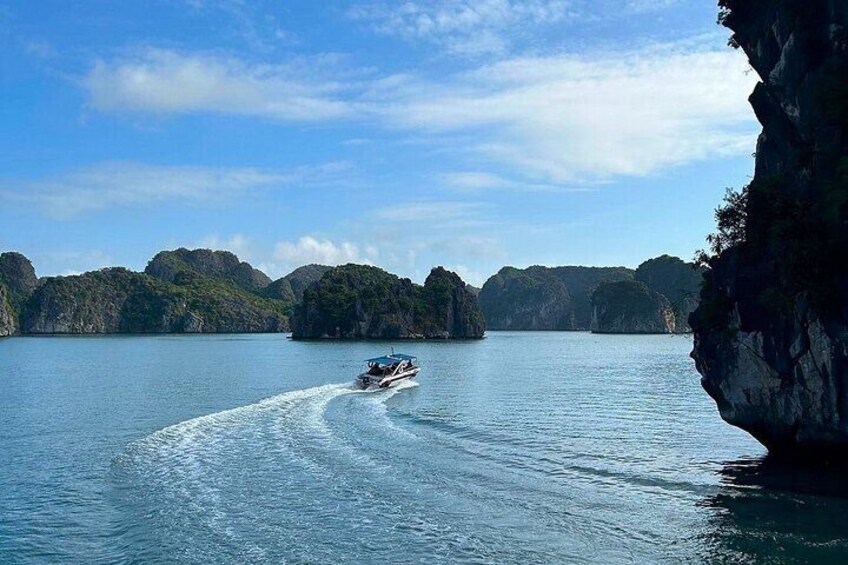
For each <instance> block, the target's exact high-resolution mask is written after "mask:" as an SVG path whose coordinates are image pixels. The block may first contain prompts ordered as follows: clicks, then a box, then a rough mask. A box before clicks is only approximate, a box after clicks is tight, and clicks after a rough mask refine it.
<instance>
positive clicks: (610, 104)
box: [380, 45, 756, 184]
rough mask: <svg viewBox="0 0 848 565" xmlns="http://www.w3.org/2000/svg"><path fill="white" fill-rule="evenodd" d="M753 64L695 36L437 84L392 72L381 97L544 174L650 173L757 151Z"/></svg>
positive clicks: (528, 61) (387, 110)
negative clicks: (686, 41)
mask: <svg viewBox="0 0 848 565" xmlns="http://www.w3.org/2000/svg"><path fill="white" fill-rule="evenodd" d="M747 68H748V67H747V63H746V62H745V60H744V58H742V57H740V56H739V55H738V54H736V53H730V52H725V51H714V50H711V49H704V48H698V47H697V46H695V47H694V48H693V46H691V45H655V46H650V47H647V48H644V49H641V50H637V51H626V52H607V53H603V54H593V55H571V54H564V55H557V56H550V57H529V58H527V57H525V58H514V59H506V60H502V61H499V62H497V63H494V64H491V65H486V66H482V67H480V68H478V69H476V70H474V71H472V72H468V73H463V74H459V75H454V76H452V77H449V78H448V79H446V80H441V81H432V80H423V79H420V78H416V77H401V78H399V79H398V80H395V81H391V82H389V81H387V82H386V83H385V87H384V89H383V91H382V92H381V93H380V105H381V111H382V113H383V118H384V120H386V121H387V122H389V123H390V124H392V125H393V126H394V127H398V128H403V129H408V130H414V131H417V132H429V133H431V134H438V135H439V136H440V138H442V139H444V138H445V137H448V139H449V135H450V134H457V133H462V134H469V133H473V134H475V135H476V139H477V141H476V142H475V143H473V144H471V145H465V146H460V147H457V149H459V150H464V151H467V152H471V153H473V154H474V156H476V157H478V158H479V157H480V156H482V157H484V158H487V159H489V160H490V161H492V162H494V163H509V164H511V165H512V166H513V167H514V168H516V169H517V170H522V171H528V172H531V173H533V174H534V175H536V176H537V177H542V178H544V179H546V182H547V183H555V184H559V183H568V182H575V181H592V180H599V179H600V180H603V179H605V178H609V177H613V176H644V175H648V174H651V173H654V172H656V171H658V170H660V169H662V168H664V167H668V166H674V165H679V164H682V163H687V162H690V161H694V160H699V159H705V158H708V157H715V156H721V155H727V154H740V153H742V152H744V151H746V150H747V149H748V148H750V146H751V144H752V142H753V139H754V138H755V132H756V127H755V124H754V122H753V120H752V118H751V116H750V113H749V111H748V109H747V104H746V103H745V100H746V98H747V95H748V93H749V92H750V90H751V88H752V86H753V84H754V81H755V79H754V77H753V76H750V75H748V74H747V73H746V72H745V71H746V70H747ZM460 180H462V179H460ZM464 180H465V181H466V182H471V181H475V180H477V181H482V180H486V179H480V178H478V179H473V178H466V179H464ZM489 180H494V179H489ZM496 184H498V183H496ZM500 184H502V183H500Z"/></svg>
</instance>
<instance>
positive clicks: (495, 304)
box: [479, 255, 703, 333]
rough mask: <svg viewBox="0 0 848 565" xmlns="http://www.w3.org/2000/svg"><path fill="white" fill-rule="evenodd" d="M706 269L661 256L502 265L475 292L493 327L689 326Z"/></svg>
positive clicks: (664, 329) (658, 329) (659, 329)
mask: <svg viewBox="0 0 848 565" xmlns="http://www.w3.org/2000/svg"><path fill="white" fill-rule="evenodd" d="M702 277H703V271H702V270H701V269H699V268H697V267H696V266H695V265H694V264H692V263H685V262H684V261H683V260H681V259H678V258H677V257H671V256H669V255H663V256H661V257H657V258H655V259H651V260H649V261H645V262H644V263H642V264H641V265H640V266H639V267H638V268H637V269H636V270H635V271H634V270H632V269H628V268H626V267H579V266H570V267H540V266H534V267H529V268H527V269H516V268H514V267H504V268H503V269H501V270H500V272H498V274H496V275H494V276H493V277H491V278H490V279H489V280H488V281H486V284H485V285H483V289H482V290H481V291H480V295H479V299H480V306H481V308H482V309H483V313H484V314H485V316H486V319H487V321H488V323H489V328H490V329H493V330H522V331H523V330H561V331H562V330H565V331H588V330H590V329H591V330H592V331H596V332H599V333H686V332H688V331H690V328H689V324H688V321H687V320H688V317H689V314H690V313H691V312H692V311H693V310H694V309H695V307H696V306H697V304H698V300H697V298H698V292H699V290H700V285H701V279H702Z"/></svg>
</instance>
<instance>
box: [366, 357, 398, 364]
mask: <svg viewBox="0 0 848 565" xmlns="http://www.w3.org/2000/svg"><path fill="white" fill-rule="evenodd" d="M398 361H400V359H396V358H394V357H375V358H373V359H366V360H365V362H366V363H369V364H371V363H379V364H380V365H394V364H395V363H397V362H398Z"/></svg>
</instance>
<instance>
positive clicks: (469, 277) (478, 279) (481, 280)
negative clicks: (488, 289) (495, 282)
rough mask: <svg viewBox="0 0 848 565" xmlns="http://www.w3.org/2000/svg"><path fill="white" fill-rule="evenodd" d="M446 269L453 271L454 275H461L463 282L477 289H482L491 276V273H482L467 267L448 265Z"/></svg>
mask: <svg viewBox="0 0 848 565" xmlns="http://www.w3.org/2000/svg"><path fill="white" fill-rule="evenodd" d="M445 269H447V270H449V271H453V272H454V273H456V274H457V275H459V277H460V278H461V279H462V280H463V281H465V283H466V284H470V285H472V286H476V287H477V288H481V287H482V286H483V284H485V282H486V281H487V280H488V278H489V277H490V276H491V273H489V274H486V273H482V272H480V271H477V270H475V269H472V268H469V267H467V266H465V265H453V266H451V265H448V266H446V267H445Z"/></svg>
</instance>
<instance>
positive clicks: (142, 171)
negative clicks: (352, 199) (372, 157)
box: [0, 161, 349, 219]
mask: <svg viewBox="0 0 848 565" xmlns="http://www.w3.org/2000/svg"><path fill="white" fill-rule="evenodd" d="M348 170H349V165H348V164H346V163H328V164H325V165H320V166H314V167H300V168H296V169H294V170H292V171H289V172H285V173H283V172H274V171H264V170H260V169H254V168H221V167H190V166H161V165H150V164H145V163H134V162H125V161H114V162H105V163H100V164H97V165H94V166H92V167H88V168H86V169H82V170H78V171H75V172H71V173H68V174H66V175H62V176H58V177H55V178H52V179H47V180H42V181H27V182H23V183H13V182H10V181H4V182H3V183H2V185H0V198H2V199H3V200H4V201H7V202H10V203H15V202H17V203H20V204H24V205H30V204H32V205H35V206H37V207H38V208H39V209H40V210H41V211H42V212H43V213H44V214H46V215H48V216H51V217H54V218H60V219H65V218H72V217H75V216H79V215H81V214H85V213H89V212H96V211H99V210H105V209H109V208H114V207H120V206H146V205H151V204H157V203H160V202H164V201H182V202H187V203H198V204H220V203H224V202H228V201H231V200H233V199H235V198H236V197H238V196H240V195H243V194H245V193H247V192H251V191H255V190H259V189H263V188H271V187H275V186H284V185H290V184H292V183H295V182H296V183H298V184H299V185H301V186H302V185H323V184H327V183H333V182H334V180H333V179H337V178H339V177H340V175H344V174H345V173H346V172H347V171H348Z"/></svg>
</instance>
